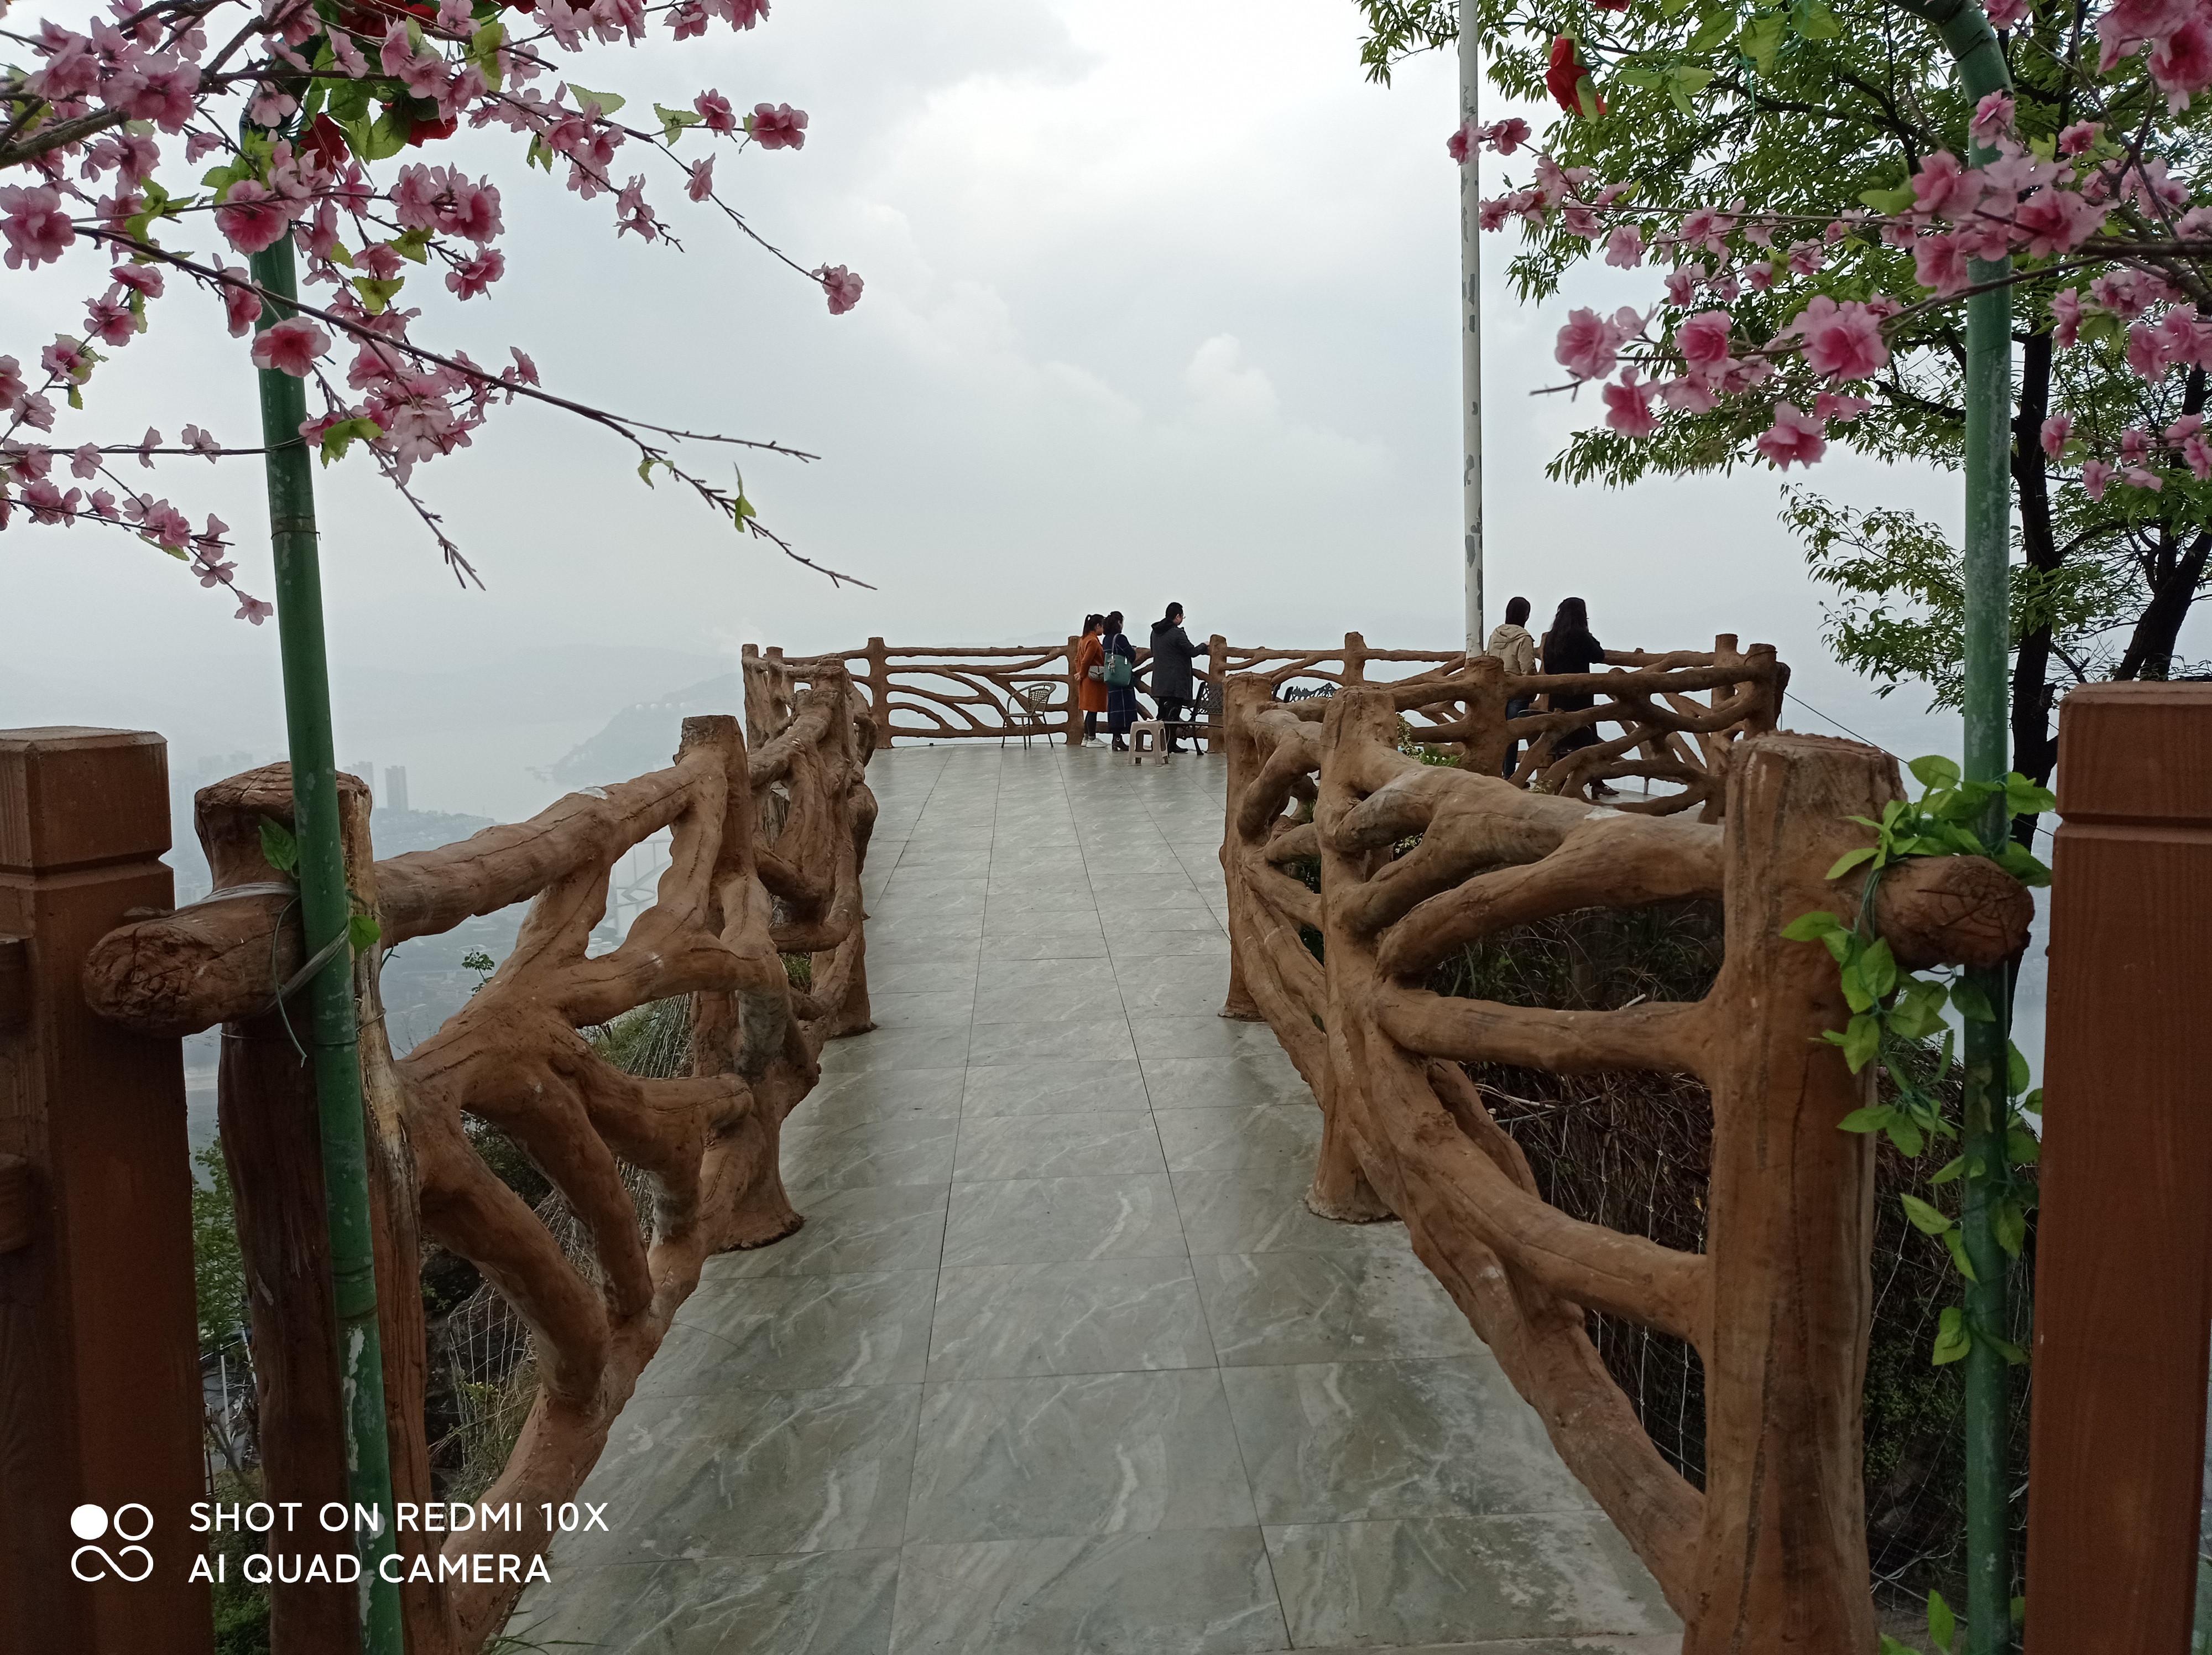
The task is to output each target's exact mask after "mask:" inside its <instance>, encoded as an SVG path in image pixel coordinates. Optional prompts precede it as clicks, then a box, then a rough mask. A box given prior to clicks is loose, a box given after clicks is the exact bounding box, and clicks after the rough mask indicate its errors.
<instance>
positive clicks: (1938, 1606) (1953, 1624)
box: [1928, 1591, 1959, 1655]
mask: <svg viewBox="0 0 2212 1655" xmlns="http://www.w3.org/2000/svg"><path fill="white" fill-rule="evenodd" d="M1928 1635H1929V1638H1930V1639H1932V1640H1934V1641H1935V1645H1936V1648H1938V1649H1940V1650H1942V1651H1944V1652H1946V1655H1948V1652H1949V1650H1950V1647H1951V1644H1952V1640H1954V1639H1955V1638H1956V1637H1957V1636H1958V1635H1959V1617H1958V1616H1957V1615H1954V1614H1953V1613H1952V1612H1951V1606H1950V1604H1948V1603H1945V1602H1944V1601H1943V1594H1942V1592H1940V1591H1931V1592H1929V1594H1928Z"/></svg>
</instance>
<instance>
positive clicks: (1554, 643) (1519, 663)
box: [1483, 598, 1615, 799]
mask: <svg viewBox="0 0 2212 1655" xmlns="http://www.w3.org/2000/svg"><path fill="white" fill-rule="evenodd" d="M1483 649H1484V653H1485V654H1492V655H1495V656H1497V657H1498V660H1501V661H1503V662H1504V665H1505V671H1506V672H1507V674H1508V675H1509V676H1512V677H1517V678H1531V677H1534V676H1535V675H1536V674H1538V673H1540V672H1541V673H1545V674H1554V673H1557V674H1564V673H1570V672H1595V671H1597V670H1598V668H1599V667H1601V666H1603V665H1604V664H1605V646H1604V645H1603V644H1601V643H1600V642H1598V641H1597V639H1596V637H1595V636H1593V635H1592V633H1591V631H1590V625H1589V605H1587V604H1585V603H1583V600H1582V599H1580V598H1562V599H1559V608H1558V610H1556V611H1554V612H1553V616H1552V624H1551V628H1550V630H1548V631H1547V632H1546V633H1545V634H1544V636H1543V641H1542V642H1541V643H1539V642H1537V640H1536V639H1534V638H1533V637H1531V636H1529V635H1528V599H1526V598H1514V599H1510V600H1509V601H1508V602H1507V603H1506V605H1505V619H1504V624H1501V625H1499V626H1498V627H1496V628H1494V629H1492V632H1491V634H1490V639H1489V642H1487V643H1486V644H1485V645H1484V647H1483ZM1594 700H1595V697H1592V696H1590V695H1589V694H1587V693H1584V692H1581V691H1559V690H1554V691H1550V692H1548V693H1547V695H1546V696H1545V697H1544V704H1545V709H1546V710H1547V711H1548V712H1554V713H1574V712H1581V711H1583V710H1584V709H1587V708H1588V707H1589V706H1590V705H1591V703H1593V701H1594ZM1535 702H1536V697H1534V696H1514V697H1510V698H1509V699H1508V700H1507V702H1506V703H1505V716H1506V717H1508V718H1509V719H1511V718H1520V717H1522V716H1523V715H1526V714H1527V713H1528V709H1530V708H1531V707H1533V706H1534V705H1535ZM1597 741H1598V734H1597V727H1596V726H1595V724H1584V725H1582V726H1579V727H1577V728H1575V729H1571V730H1569V731H1567V732H1565V733H1564V734H1562V735H1561V736H1560V737H1559V739H1558V740H1556V741H1555V742H1553V745H1552V756H1553V758H1560V757H1563V756H1564V755H1565V754H1567V753H1571V752H1574V751H1577V750H1578V749H1580V748H1583V747H1595V745H1597ZM1520 767H1521V744H1520V743H1519V742H1517V741H1516V742H1515V743H1514V744H1513V745H1511V746H1510V747H1509V748H1508V749H1507V750H1506V754H1505V774H1506V775H1507V776H1511V775H1512V774H1513V772H1514V771H1515V770H1518V769H1519V768H1520ZM1590 790H1591V792H1592V793H1594V794H1596V795H1597V796H1598V797H1599V798H1601V799H1611V798H1613V797H1614V796H1615V792H1614V789H1613V788H1609V787H1607V786H1606V784H1605V783H1604V782H1597V783H1596V784H1595V785H1594V786H1593V787H1592V788H1591V789H1590Z"/></svg>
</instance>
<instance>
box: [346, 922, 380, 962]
mask: <svg viewBox="0 0 2212 1655" xmlns="http://www.w3.org/2000/svg"><path fill="white" fill-rule="evenodd" d="M383 934H384V928H382V927H381V926H380V925H379V924H377V922H376V916H375V915H374V914H356V915H355V916H353V917H352V918H351V919H349V920H348V921H347V922H346V940H347V941H348V942H349V943H351V944H352V945H353V951H354V952H356V954H365V953H367V952H368V951H369V950H370V949H372V948H374V947H375V946H376V942H377V939H378V938H380V937H381V936H382V935H383Z"/></svg>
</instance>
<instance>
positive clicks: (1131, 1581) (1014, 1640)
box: [891, 1529, 1289, 1655]
mask: <svg viewBox="0 0 2212 1655" xmlns="http://www.w3.org/2000/svg"><path fill="white" fill-rule="evenodd" d="M1288 1641H1289V1640H1288V1638H1287V1636H1286V1634H1285V1628H1284V1625H1283V1615H1282V1609H1281V1608H1280V1606H1279V1604H1278V1603H1277V1602H1276V1598H1275V1584H1274V1577H1273V1572H1272V1571H1271V1570H1270V1569H1269V1567H1268V1565H1267V1547H1266V1545H1265V1542H1263V1541H1262V1540H1261V1536H1260V1535H1259V1532H1258V1531H1257V1530H1252V1529H1207V1530H1199V1531H1196V1532H1194V1533H1179V1534H1113V1535H1102V1536H1093V1537H1090V1538H1074V1537H1069V1538H1060V1539H1050V1540H1000V1541H981V1542H974V1543H971V1544H969V1545H964V1546H940V1545H922V1544H910V1545H908V1547H907V1548H906V1549H905V1551H904V1553H903V1554H902V1558H901V1563H900V1575H899V1594H898V1609H897V1612H896V1616H895V1618H894V1620H893V1622H892V1633H891V1648H892V1650H893V1652H894V1655H1045V1652H1054V1655H1059V1652H1066V1655H1076V1652H1081V1655H1245V1652H1248V1651H1257V1650H1273V1649H1281V1648H1284V1647H1285V1646H1286V1644H1287V1643H1288Z"/></svg>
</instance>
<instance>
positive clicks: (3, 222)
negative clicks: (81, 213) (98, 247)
mask: <svg viewBox="0 0 2212 1655" xmlns="http://www.w3.org/2000/svg"><path fill="white" fill-rule="evenodd" d="M0 213H4V214H6V215H7V216H5V217H4V218H0V236H5V237H6V238H7V241H8V256H7V259H6V260H5V261H4V262H5V263H6V265H7V266H8V268H9V270H17V269H20V268H21V267H22V266H23V265H29V266H30V267H31V268H32V269H33V270H35V269H37V268H38V267H39V266H40V265H42V264H46V263H48V262H50V261H51V260H53V259H58V258H60V257H61V256H62V254H63V253H65V252H67V251H68V250H69V248H70V246H72V245H73V244H74V243H75V242H76V227H75V226H74V225H72V224H71V223H70V217H69V214H68V212H67V211H66V210H64V208H63V206H62V198H61V194H60V192H58V191H56V190H48V189H43V188H41V189H29V190H26V189H21V188H19V187H15V186H10V187H9V188H7V189H0Z"/></svg>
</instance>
